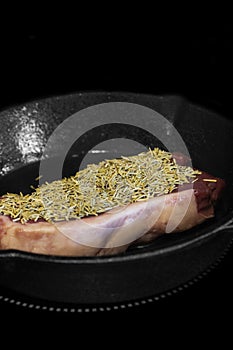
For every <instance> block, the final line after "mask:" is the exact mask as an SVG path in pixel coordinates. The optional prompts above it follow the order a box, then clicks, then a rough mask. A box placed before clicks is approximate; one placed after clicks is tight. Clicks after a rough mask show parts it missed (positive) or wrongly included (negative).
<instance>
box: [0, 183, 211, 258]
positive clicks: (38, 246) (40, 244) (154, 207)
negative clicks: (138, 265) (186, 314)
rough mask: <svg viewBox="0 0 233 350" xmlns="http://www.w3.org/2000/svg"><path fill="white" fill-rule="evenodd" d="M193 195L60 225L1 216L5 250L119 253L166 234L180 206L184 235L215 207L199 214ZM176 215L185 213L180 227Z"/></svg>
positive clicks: (157, 199) (161, 199)
mask: <svg viewBox="0 0 233 350" xmlns="http://www.w3.org/2000/svg"><path fill="white" fill-rule="evenodd" d="M194 192H195V190H194V189H188V190H184V191H182V192H179V193H172V194H169V195H166V196H161V197H155V198H152V199H150V200H149V201H147V202H137V203H133V204H130V205H128V206H125V207H121V208H120V209H118V210H116V209H113V210H110V211H109V212H106V213H103V214H101V215H99V216H97V217H94V216H92V217H87V218H84V219H81V220H71V221H68V222H60V223H56V225H54V224H52V223H48V222H37V223H26V224H21V223H17V222H13V221H11V219H10V218H8V217H5V216H3V215H1V216H0V248H1V249H17V250H22V251H28V252H33V253H41V254H52V255H64V256H90V255H106V254H116V253H120V252H123V251H125V250H126V249H127V248H128V246H129V245H130V244H132V243H133V242H134V241H136V240H139V241H141V242H147V241H151V240H153V239H155V238H156V237H158V236H160V235H161V234H164V233H166V227H167V224H168V221H169V220H171V213H172V211H173V209H174V205H175V204H176V213H175V215H173V218H172V220H173V221H172V224H174V226H175V229H174V230H173V232H181V231H185V230H187V229H190V228H192V227H194V226H196V225H198V224H200V223H202V222H203V221H204V220H206V219H207V218H210V217H213V215H214V210H213V205H209V206H208V208H206V209H205V211H204V212H202V211H200V212H199V211H198V207H197V201H196V196H195V193H194ZM177 213H178V215H179V213H185V214H184V216H183V218H182V220H181V221H180V222H179V223H178V225H177V226H176V219H177ZM68 237H72V239H71V238H68ZM77 242H78V243H77ZM83 242H84V243H83ZM122 242H124V244H122ZM87 243H88V244H89V245H87Z"/></svg>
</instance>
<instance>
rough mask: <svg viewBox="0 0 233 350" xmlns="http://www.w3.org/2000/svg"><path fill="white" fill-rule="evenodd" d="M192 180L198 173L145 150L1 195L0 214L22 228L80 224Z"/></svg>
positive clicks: (163, 154)
mask: <svg viewBox="0 0 233 350" xmlns="http://www.w3.org/2000/svg"><path fill="white" fill-rule="evenodd" d="M198 174H201V172H200V171H198V170H194V169H192V168H191V167H187V166H181V165H178V164H177V163H176V161H175V159H173V158H172V154H171V153H169V152H166V151H163V150H160V149H158V148H155V149H153V150H151V149H150V150H149V151H148V152H143V153H140V154H138V155H136V156H130V157H123V156H122V157H121V158H119V159H110V160H105V161H102V162H100V163H99V164H90V165H88V166H87V167H86V168H85V169H83V170H81V171H79V172H77V173H76V174H75V175H74V176H71V177H69V178H63V179H62V180H57V181H53V182H51V183H45V184H43V185H41V186H38V187H37V188H34V187H32V189H33V190H34V191H33V192H32V193H31V194H26V195H23V194H22V193H20V194H14V193H7V194H5V195H3V196H2V198H1V200H0V214H3V215H7V216H10V217H11V218H12V220H13V221H20V222H21V223H23V224H24V223H26V222H27V221H29V220H32V221H37V220H39V219H44V220H46V221H49V222H50V221H61V220H71V219H81V218H83V217H85V216H89V215H98V214H101V213H103V212H106V211H107V210H110V209H112V208H115V207H118V206H122V205H126V204H129V203H133V202H137V201H145V200H148V199H149V198H152V197H154V196H161V195H164V194H168V193H171V192H173V191H174V190H175V189H176V188H177V186H178V185H182V184H184V183H190V182H194V181H195V179H196V175H198ZM37 179H39V178H37ZM205 180H206V181H207V180H208V179H205Z"/></svg>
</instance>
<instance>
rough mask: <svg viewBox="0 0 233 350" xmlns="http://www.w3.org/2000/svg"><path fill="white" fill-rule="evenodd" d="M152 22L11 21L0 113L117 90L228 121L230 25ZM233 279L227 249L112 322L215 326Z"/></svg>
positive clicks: (17, 311) (1, 70)
mask: <svg viewBox="0 0 233 350" xmlns="http://www.w3.org/2000/svg"><path fill="white" fill-rule="evenodd" d="M109 22H111V19H110V20H109ZM150 23H151V22H150ZM156 23H157V22H156V19H155V20H154V22H152V23H151V25H150V26H149V27H148V28H147V25H146V26H144V25H143V24H142V23H141V22H138V26H136V28H135V27H132V28H131V27H130V25H129V28H128V31H124V30H122V31H120V29H121V18H120V17H119V20H118V24H117V26H115V27H114V29H115V30H110V29H109V26H108V25H106V26H103V27H104V28H101V29H100V28H99V26H96V27H94V28H92V30H90V32H89V31H88V29H89V22H87V23H86V26H85V27H81V26H78V24H77V26H76V25H74V26H72V28H67V27H66V28H65V29H64V27H63V28H60V27H59V28H58V27H53V26H52V25H51V26H50V28H49V30H48V29H47V28H46V29H45V28H44V26H43V20H42V19H41V21H40V25H38V24H35V23H34V22H33V20H31V21H30V23H29V22H26V26H25V25H24V26H21V24H20V23H19V24H18V25H17V26H15V27H14V28H13V30H9V28H10V27H11V25H10V24H9V25H8V26H7V27H4V28H2V29H1V32H0V47H1V55H0V89H1V91H0V92H1V95H0V108H1V109H3V108H4V107H7V106H9V105H12V104H17V103H21V102H25V101H28V100H31V99H34V98H39V97H44V96H49V95H57V94H63V93H69V92H75V91H87V90H108V91H115V90H118V91H134V92H142V93H152V94H164V93H176V94H182V95H184V96H187V97H189V98H190V99H191V100H193V101H195V102H197V103H200V104H202V105H205V106H207V107H210V108H212V109H214V110H216V111H219V112H221V113H222V114H224V115H226V116H227V117H228V118H231V116H232V111H231V110H232V78H233V69H232V67H233V26H232V23H231V21H229V20H226V21H225V20H223V21H215V20H210V21H208V22H206V20H199V19H196V20H195V21H191V22H190V21H189V19H187V20H186V21H185V22H184V23H183V22H182V23H180V22H179V24H178V21H177V22H176V20H174V22H172V23H170V24H169V25H168V23H167V22H164V23H163V25H162V23H160V24H158V23H157V24H156ZM24 24H25V23H24ZM142 29H144V30H142ZM232 274H233V250H232V249H231V251H230V253H229V254H228V255H227V257H226V258H225V259H224V261H223V262H222V263H221V264H220V265H219V267H218V268H216V270H215V271H213V272H211V273H210V274H209V275H208V276H206V277H205V278H204V279H203V280H201V281H199V282H198V283H197V284H195V285H194V286H192V287H190V288H188V289H187V290H184V291H182V292H180V293H178V294H177V295H174V296H171V297H168V298H165V299H164V300H161V301H158V302H155V303H154V304H148V305H145V306H140V307H137V308H135V309H132V310H131V309H130V310H122V311H120V312H115V313H113V314H114V317H115V315H116V314H118V315H123V316H124V318H125V317H126V318H127V317H128V315H133V316H136V315H139V316H140V319H141V320H143V319H144V317H145V315H146V314H150V315H152V316H153V317H155V318H156V319H158V318H159V319H161V322H162V323H163V324H164V327H172V324H175V323H176V317H177V315H179V316H181V318H182V319H183V321H184V320H186V319H188V318H190V315H193V316H191V317H197V318H198V324H197V327H198V328H199V329H203V327H204V326H205V324H207V323H209V322H212V324H215V325H217V324H218V323H219V320H220V319H225V315H226V313H229V314H230V313H231V312H232V293H233V288H232V286H231V279H232ZM0 312H1V314H2V315H3V314H4V315H7V314H11V315H14V316H15V317H17V315H18V316H20V317H21V315H24V314H25V315H27V316H29V314H30V316H29V317H31V315H32V314H34V315H39V314H45V313H44V312H33V311H32V310H27V309H22V308H20V307H15V306H13V305H10V304H7V303H0ZM48 317H52V316H51V313H50V316H48ZM56 317H58V318H59V317H60V316H57V315H56ZM64 317H67V316H66V315H65V316H64ZM69 317H71V319H74V318H75V317H81V316H80V315H79V316H78V315H70V316H69ZM98 317H102V318H103V315H101V316H98ZM106 317H107V316H106ZM89 318H90V316H88V315H84V316H83V318H82V319H83V320H84V321H85V320H87V319H88V320H89ZM184 323H185V322H184Z"/></svg>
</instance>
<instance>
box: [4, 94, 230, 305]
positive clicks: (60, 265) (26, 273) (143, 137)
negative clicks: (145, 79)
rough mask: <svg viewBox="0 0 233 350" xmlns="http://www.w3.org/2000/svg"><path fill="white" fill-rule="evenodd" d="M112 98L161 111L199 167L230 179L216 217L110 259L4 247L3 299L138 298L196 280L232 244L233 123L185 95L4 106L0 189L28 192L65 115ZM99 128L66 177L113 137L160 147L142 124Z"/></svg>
mask: <svg viewBox="0 0 233 350" xmlns="http://www.w3.org/2000/svg"><path fill="white" fill-rule="evenodd" d="M113 101H118V102H131V103H136V104H140V105H143V106H146V107H149V108H151V109H154V110H156V111H157V112H159V113H161V114H162V115H163V116H165V117H166V118H167V119H168V120H169V121H170V122H171V123H172V124H173V125H174V126H175V127H176V129H177V130H178V131H179V133H180V134H181V136H182V137H183V139H184V141H185V143H186V145H187V147H188V150H189V152H190V154H191V157H192V162H193V164H194V166H195V167H197V168H199V169H203V170H205V171H207V172H209V173H211V174H213V175H215V176H218V177H222V178H224V179H225V181H226V183H227V190H226V191H225V193H224V195H223V197H222V199H221V201H220V202H219V204H218V206H217V208H216V216H215V218H214V219H211V220H209V221H208V222H206V223H204V224H202V225H200V226H199V227H196V228H194V229H192V230H189V231H187V232H185V233H182V234H173V235H169V236H164V237H161V238H159V239H157V240H156V241H154V242H153V243H151V244H149V245H146V246H143V247H142V246H134V247H133V248H130V249H129V250H128V251H127V252H126V253H124V254H120V255H115V256H109V257H108V256H105V257H88V258H87V257H78V258H68V257H56V256H44V255H37V254H30V253H24V252H21V251H13V250H12V251H0V291H1V292H2V293H0V296H1V295H2V298H3V294H4V293H5V294H9V295H11V297H12V296H13V297H12V298H14V297H15V296H16V297H15V298H16V300H17V298H18V299H20V298H25V297H26V298H27V297H28V298H29V300H34V301H35V300H36V301H37V302H42V303H43V302H44V303H62V304H63V305H64V304H65V305H66V304H67V305H68V304H69V305H74V306H75V307H79V309H80V310H82V308H85V307H87V306H88V305H91V306H92V307H93V306H95V305H97V306H98V305H103V304H105V305H107V304H111V305H114V304H118V303H126V302H128V303H132V302H133V303H135V302H136V303H137V301H138V300H146V299H148V298H149V300H150V298H151V297H153V296H158V295H161V293H164V292H168V291H170V290H173V289H174V288H176V287H178V286H180V285H182V284H185V283H187V282H188V281H191V280H193V279H194V278H195V277H197V276H199V275H200V274H202V273H203V272H204V271H206V270H207V269H208V268H209V267H210V266H213V265H214V264H215V263H216V261H217V260H218V259H219V258H220V257H221V256H222V255H223V254H224V252H225V251H226V249H227V248H228V247H229V245H230V242H231V240H232V229H231V222H232V214H233V213H232V210H233V204H232V203H233V183H232V171H233V166H232V161H233V156H232V152H231V150H232V146H233V137H232V135H233V124H232V123H231V122H230V121H229V120H227V119H225V118H224V117H223V116H220V115H217V114H216V113H214V112H212V111H208V110H206V109H205V108H203V107H200V106H196V105H194V104H192V103H191V102H190V101H188V100H186V99H184V98H182V97H179V96H168V95H167V96H152V95H142V94H132V93H120V92H116V93H105V92H92V93H90V92H88V93H77V94H72V95H66V96H58V97H49V98H47V99H43V100H38V101H35V102H30V103H27V104H25V105H21V106H16V107H12V108H9V109H7V110H5V111H2V112H1V113H0V122H1V129H0V156H1V158H0V175H1V176H0V194H3V193H4V192H7V191H14V192H19V191H23V192H27V191H29V190H30V187H29V185H30V184H33V182H34V179H35V177H36V175H37V173H38V164H39V163H38V160H39V159H40V157H41V154H42V152H43V147H44V146H45V144H46V141H47V139H48V137H49V135H50V134H51V133H52V131H53V130H54V129H55V128H56V127H57V126H58V125H59V124H60V123H61V122H62V121H63V120H64V119H66V118H67V117H69V116H70V115H72V114H74V113H75V112H77V111H79V110H81V109H84V108H86V107H88V106H92V105H95V104H100V103H104V102H113ZM99 131H100V130H92V131H90V132H89V133H87V134H85V135H84V136H83V138H82V139H81V140H79V141H78V142H77V143H76V144H75V145H74V146H73V147H72V148H71V150H70V152H69V154H68V156H67V159H66V162H65V165H64V169H63V172H64V174H65V175H69V174H72V173H74V172H75V170H77V169H76V167H77V164H80V162H81V160H82V159H83V157H84V155H85V154H86V153H87V151H88V150H90V149H91V148H92V147H93V146H95V145H96V144H98V143H99V142H101V141H103V140H104V139H107V138H108V139H111V138H118V137H122V136H124V137H128V138H131V139H134V140H136V141H138V142H140V143H142V144H144V145H145V146H151V147H153V146H160V144H159V143H158V141H156V140H154V139H153V138H151V135H149V134H147V133H142V132H141V130H138V129H137V128H136V129H133V130H132V129H131V131H130V130H126V129H125V128H121V127H119V126H118V127H116V128H113V127H112V126H111V127H110V128H107V129H104V130H102V132H99ZM100 135H102V136H100ZM56 156H59V154H57V155H56ZM93 157H94V156H93ZM55 159H56V158H55ZM92 160H93V161H95V160H97V158H95V159H94V158H93V159H92ZM55 161H56V160H55ZM97 161H98V160H97ZM6 298H7V297H6ZM6 300H7V299H6ZM12 300H13V299H12ZM129 305H131V304H129Z"/></svg>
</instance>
